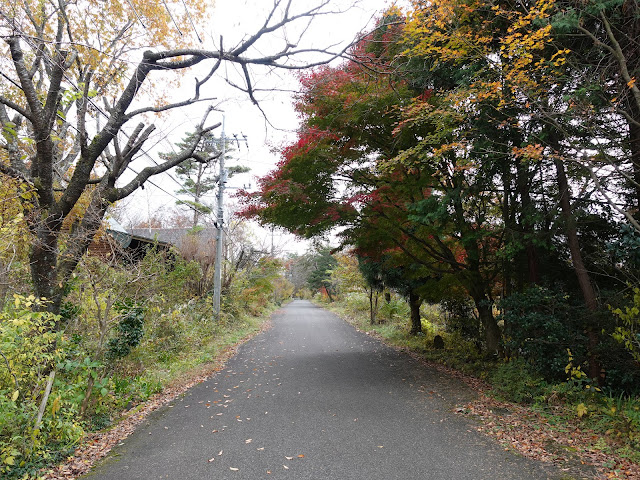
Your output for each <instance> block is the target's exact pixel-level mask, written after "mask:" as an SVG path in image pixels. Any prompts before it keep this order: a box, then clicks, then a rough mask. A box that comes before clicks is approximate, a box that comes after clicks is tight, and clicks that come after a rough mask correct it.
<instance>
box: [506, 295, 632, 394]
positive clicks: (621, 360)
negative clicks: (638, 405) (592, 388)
mask: <svg viewBox="0 0 640 480" xmlns="http://www.w3.org/2000/svg"><path fill="white" fill-rule="evenodd" d="M500 307H501V308H502V314H501V318H502V320H503V321H504V345H505V347H506V353H507V355H508V356H510V357H514V358H520V359H523V360H525V361H526V362H528V364H529V365H530V367H531V368H532V369H533V370H534V371H535V372H536V374H537V375H541V376H542V377H544V378H545V379H546V380H547V381H549V382H562V381H564V380H566V379H567V372H566V366H567V364H568V363H569V357H571V358H572V363H573V364H574V365H580V366H585V365H586V363H587V361H588V359H587V357H588V342H589V340H588V337H587V329H588V328H596V329H597V330H598V332H599V333H600V345H599V348H598V350H597V351H596V352H594V353H595V354H596V355H597V356H598V358H599V361H600V364H601V365H602V369H603V371H602V381H601V386H604V387H606V388H607V389H608V390H609V391H611V392H612V393H613V394H616V395H617V394H638V393H640V366H639V365H638V364H637V363H636V362H634V359H633V357H632V355H631V353H630V352H629V351H628V350H626V349H625V342H624V341H621V342H618V341H616V338H617V337H616V335H617V332H619V331H620V330H621V328H620V327H618V328H617V329H616V330H612V328H613V326H615V321H614V320H613V318H612V315H611V314H610V313H608V312H606V311H602V312H599V313H598V314H597V315H594V314H590V313H589V312H587V311H586V310H585V309H584V308H583V307H582V306H581V304H580V303H579V302H572V299H571V296H569V295H567V294H565V293H563V292H558V291H555V292H554V291H551V290H550V289H547V288H543V287H532V288H529V289H528V290H526V291H524V292H523V293H516V294H513V295H511V296H510V297H508V298H506V299H504V300H503V301H502V302H501V304H500ZM603 317H606V318H603Z"/></svg>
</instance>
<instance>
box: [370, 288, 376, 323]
mask: <svg viewBox="0 0 640 480" xmlns="http://www.w3.org/2000/svg"><path fill="white" fill-rule="evenodd" d="M369 319H370V320H371V325H373V324H374V323H376V312H375V311H374V309H373V288H370V289H369Z"/></svg>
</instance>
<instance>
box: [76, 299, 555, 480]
mask: <svg viewBox="0 0 640 480" xmlns="http://www.w3.org/2000/svg"><path fill="white" fill-rule="evenodd" d="M472 396H473V394H472V392H470V391H469V390H468V388H467V387H466V386H465V385H463V384H462V383H460V382H459V381H457V380H455V379H451V378H449V377H447V376H446V375H444V374H441V373H439V372H437V371H433V370H431V369H429V368H427V367H425V366H424V365H421V364H420V363H418V362H416V361H414V360H412V359H411V358H410V357H408V356H406V355H404V354H402V353H398V352H396V351H394V350H391V349H389V348H387V347H385V346H383V345H381V344H380V343H379V342H378V341H376V340H375V339H372V338H371V337H369V336H367V335H366V334H363V333H359V332H356V331H355V330H354V329H353V328H352V327H350V326H349V325H347V324H345V323H344V322H343V321H341V320H340V319H338V318H337V317H335V316H334V315H332V314H331V313H328V312H327V311H325V310H323V309H321V308H318V307H316V306H314V305H312V304H311V303H309V302H306V301H302V300H297V301H294V302H293V303H291V304H289V305H288V306H287V307H285V308H284V309H283V310H281V311H280V312H279V313H278V314H276V315H275V316H274V319H273V328H271V329H270V330H268V331H267V332H265V333H262V334H260V335H259V336H257V337H255V338H254V339H253V340H251V341H249V342H248V343H246V344H245V345H243V346H242V347H241V348H240V350H239V352H238V354H237V355H236V356H235V357H234V358H233V359H231V360H230V361H229V362H228V364H227V366H226V368H225V369H224V370H222V371H220V372H219V373H218V374H216V375H215V376H213V377H212V378H211V379H210V380H208V381H207V382H205V383H202V384H200V385H198V386H196V387H194V388H192V389H191V390H190V391H189V392H187V393H186V394H185V396H184V397H183V398H181V399H178V400H176V401H174V402H172V403H171V404H170V406H167V407H165V408H163V409H161V410H159V411H157V412H155V413H154V414H153V415H151V416H150V417H149V419H148V420H147V422H146V423H145V424H143V425H141V426H140V427H138V430H137V431H136V432H135V433H134V434H133V435H132V436H130V437H129V438H127V439H126V440H125V441H124V442H123V444H122V445H121V446H119V447H117V448H116V449H114V450H113V452H112V454H111V455H110V457H109V458H108V459H107V460H106V461H104V462H102V464H100V465H99V466H98V467H96V468H95V469H94V470H93V471H92V473H90V474H89V475H88V476H87V478H88V479H91V480H135V479H160V478H170V479H185V480H196V479H197V480H205V479H251V480H253V479H261V478H269V479H276V478H283V479H284V478H288V479H318V480H322V479H367V480H368V479H385V480H390V479H402V480H409V479H429V480H440V479H442V480H445V479H446V480H452V479H456V480H465V479H469V480H471V479H473V480H483V479H487V480H489V479H491V480H499V479H513V480H533V479H536V480H538V479H547V478H560V476H559V475H558V474H557V472H555V471H554V470H553V469H551V468H550V467H548V466H546V467H545V466H543V465H542V464H539V463H536V462H533V461H529V460H526V459H524V458H521V457H519V456H517V455H516V454H514V453H511V452H507V451H505V450H504V449H503V448H501V447H500V446H499V445H498V444H497V443H495V442H494V441H493V440H492V439H490V438H488V437H485V436H483V435H481V434H479V433H477V432H475V431H474V430H473V428H472V424H470V423H469V420H468V419H466V418H464V417H461V416H459V415H455V414H453V413H451V409H452V406H453V405H454V404H455V403H456V402H461V401H464V400H465V399H469V398H471V397H472ZM211 459H214V460H213V461H211ZM236 469H237V470H236Z"/></svg>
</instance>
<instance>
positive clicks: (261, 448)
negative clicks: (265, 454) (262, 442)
mask: <svg viewBox="0 0 640 480" xmlns="http://www.w3.org/2000/svg"><path fill="white" fill-rule="evenodd" d="M256 450H264V447H260V448H256Z"/></svg>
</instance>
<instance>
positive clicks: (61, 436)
mask: <svg viewBox="0 0 640 480" xmlns="http://www.w3.org/2000/svg"><path fill="white" fill-rule="evenodd" d="M37 303H39V301H38V300H37V299H35V298H34V297H33V296H30V297H21V296H18V295H15V296H14V303H13V304H9V305H6V306H5V309H4V311H3V312H2V313H0V353H1V354H2V355H1V357H2V358H0V362H1V363H0V474H2V476H3V478H17V477H18V476H22V475H24V474H26V473H32V472H35V471H36V470H37V469H38V468H39V467H40V466H41V465H42V464H43V463H44V462H47V461H49V460H51V459H52V458H54V457H55V456H56V452H59V451H66V450H67V449H69V448H71V447H72V446H73V445H74V444H75V442H77V441H78V439H79V438H80V437H81V436H82V435H83V433H84V431H83V428H82V425H81V424H80V423H79V422H78V421H77V420H76V414H77V407H78V404H77V401H76V398H75V396H74V392H75V390H76V389H75V388H74V387H75V385H73V384H71V385H69V384H68V380H69V379H68V378H67V377H66V375H65V373H66V372H64V371H61V370H60V369H59V366H60V365H61V364H63V363H64V362H65V360H66V359H67V358H68V356H69V354H70V352H71V350H72V348H71V346H70V342H69V340H68V339H67V338H66V337H65V336H63V335H62V333H60V332H55V331H54V330H53V327H54V325H55V324H56V322H58V321H59V317H58V316H56V315H52V314H50V313H48V312H34V311H33V310H32V307H33V306H34V305H36V304H37ZM51 372H55V373H54V374H53V375H56V374H58V373H59V375H56V376H55V377H53V376H51V375H52V373H51ZM53 378H56V381H55V382H52V379H53ZM70 378H71V379H72V380H73V378H74V376H73V375H71V376H70ZM47 383H52V388H51V390H50V393H49V395H48V397H47V402H46V404H45V409H44V411H43V412H42V418H41V420H40V421H39V422H38V414H39V406H40V404H41V402H42V401H43V398H44V397H45V396H46V393H45V391H46V386H47Z"/></svg>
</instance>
